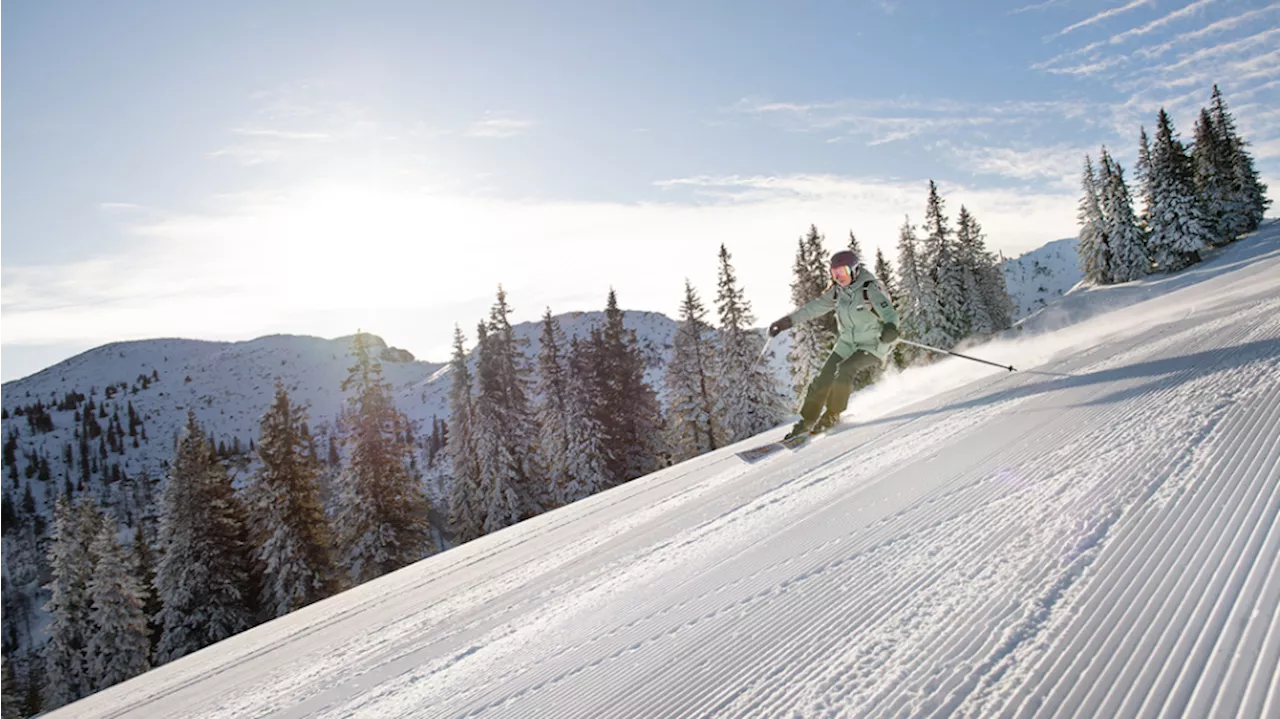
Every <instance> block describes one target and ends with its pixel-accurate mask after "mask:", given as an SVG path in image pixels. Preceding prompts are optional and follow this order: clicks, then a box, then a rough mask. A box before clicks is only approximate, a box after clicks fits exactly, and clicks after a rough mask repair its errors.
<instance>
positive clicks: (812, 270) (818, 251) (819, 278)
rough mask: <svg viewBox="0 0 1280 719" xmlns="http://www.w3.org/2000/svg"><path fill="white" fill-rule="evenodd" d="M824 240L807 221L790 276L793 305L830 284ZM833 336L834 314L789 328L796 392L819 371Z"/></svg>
mask: <svg viewBox="0 0 1280 719" xmlns="http://www.w3.org/2000/svg"><path fill="white" fill-rule="evenodd" d="M823 240H824V237H823V235H821V234H820V233H819V232H818V227H817V226H816V225H810V226H809V234H807V235H805V236H804V237H802V238H800V243H799V246H798V247H797V249H796V260H795V264H794V265H792V280H791V303H792V304H793V305H794V306H796V307H801V306H803V305H805V304H806V303H808V302H809V301H810V300H812V299H814V298H815V297H817V296H818V295H820V294H822V293H823V292H824V291H825V290H827V289H830V287H831V277H830V268H829V267H828V264H829V258H828V256H827V251H826V249H825V248H824V247H823ZM835 338H836V324H835V317H834V315H833V314H832V315H826V316H824V317H820V318H818V319H816V320H813V321H811V322H805V323H803V324H799V325H796V326H795V327H794V328H793V329H792V330H791V353H790V354H789V355H787V361H788V363H789V365H790V367H791V382H792V389H793V390H794V392H795V396H797V397H803V396H804V392H805V388H806V387H808V386H809V382H810V381H811V380H812V379H813V377H814V376H815V375H817V374H818V371H819V370H820V369H821V368H822V363H823V362H826V361H827V355H828V354H830V352H831V347H832V346H833V345H834V344H835Z"/></svg>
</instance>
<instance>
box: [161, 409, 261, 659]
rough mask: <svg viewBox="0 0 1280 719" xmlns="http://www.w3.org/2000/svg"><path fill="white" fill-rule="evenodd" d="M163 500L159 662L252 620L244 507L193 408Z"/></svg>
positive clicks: (233, 631)
mask: <svg viewBox="0 0 1280 719" xmlns="http://www.w3.org/2000/svg"><path fill="white" fill-rule="evenodd" d="M161 506H162V513H161V517H160V550H161V557H160V562H159V563H158V565H157V566H156V591H157V593H158V594H159V596H160V601H161V605H162V606H163V609H161V610H160V615H159V616H158V617H157V619H156V621H157V623H158V624H159V625H160V627H161V635H160V641H159V643H158V644H157V645H156V663H157V664H164V663H167V662H170V661H173V660H174V659H177V658H179V657H182V656H185V655H187V654H190V653H191V652H194V651H197V650H199V649H203V648H204V647H206V646H208V645H210V644H213V643H214V642H218V641H221V640H223V639H226V638H227V637H229V636H231V635H233V634H236V633H238V632H241V631H244V630H245V629H248V628H249V627H250V626H251V625H252V617H253V607H252V605H253V603H254V602H253V594H254V587H253V586H252V582H251V576H250V572H249V567H250V565H251V563H252V554H251V552H250V548H249V546H248V542H247V541H246V538H247V532H246V530H245V526H244V522H245V520H244V509H243V507H241V506H240V500H239V498H238V497H236V496H235V494H234V492H233V490H232V487H231V478H230V477H229V476H228V475H227V470H226V468H225V467H223V466H222V464H221V463H219V462H218V460H217V458H216V457H215V456H214V453H213V450H212V449H211V448H210V446H209V441H208V438H207V437H206V436H205V434H204V430H202V429H201V427H200V424H199V423H198V422H197V421H196V416H195V412H194V411H191V410H188V411H187V424H186V427H185V428H184V429H183V432H182V435H181V437H180V439H179V440H178V450H177V454H176V456H175V457H174V460H173V464H172V465H171V467H170V469H169V481H168V483H167V484H166V485H165V488H164V493H163V495H162V498H161Z"/></svg>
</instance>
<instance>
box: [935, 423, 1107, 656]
mask: <svg viewBox="0 0 1280 719" xmlns="http://www.w3.org/2000/svg"><path fill="white" fill-rule="evenodd" d="M1089 423H1091V422H1082V425H1089ZM1043 444H1047V443H1043ZM919 664H927V663H918V665H919Z"/></svg>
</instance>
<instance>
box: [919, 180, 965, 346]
mask: <svg viewBox="0 0 1280 719" xmlns="http://www.w3.org/2000/svg"><path fill="white" fill-rule="evenodd" d="M924 230H925V232H927V233H928V234H927V235H926V236H925V237H924V238H923V239H922V240H921V249H922V251H921V256H920V261H921V263H922V265H923V266H924V267H925V268H927V272H928V274H929V277H930V279H931V280H932V281H933V293H934V298H935V301H936V303H937V312H936V314H935V315H934V318H933V321H932V322H930V323H929V325H928V326H927V328H926V329H925V332H924V334H923V335H922V340H921V341H922V342H923V343H924V344H927V345H932V346H934V347H940V348H942V349H949V348H951V347H953V346H955V344H956V342H958V341H959V340H960V338H961V337H963V336H964V334H965V327H964V323H965V316H964V279H963V276H962V271H961V268H960V263H959V261H958V258H957V257H956V247H955V241H954V240H953V238H952V234H951V228H950V226H948V224H947V217H946V215H944V214H943V202H942V197H941V196H940V195H939V194H938V186H937V184H936V183H935V182H934V181H933V180H930V181H929V199H928V201H927V203H926V204H925V216H924Z"/></svg>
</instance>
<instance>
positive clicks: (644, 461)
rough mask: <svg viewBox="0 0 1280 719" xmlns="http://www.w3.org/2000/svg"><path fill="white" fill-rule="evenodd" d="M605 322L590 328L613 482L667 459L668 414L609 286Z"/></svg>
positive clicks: (599, 417) (642, 472)
mask: <svg viewBox="0 0 1280 719" xmlns="http://www.w3.org/2000/svg"><path fill="white" fill-rule="evenodd" d="M604 315H605V324H604V326H603V327H597V328H594V329H592V332H591V341H590V350H589V351H590V352H591V353H592V354H593V355H594V356H593V357H592V359H591V362H592V363H593V364H594V365H595V367H596V370H595V371H594V372H593V376H594V377H595V379H596V383H597V386H596V387H595V388H593V390H592V391H593V393H594V395H595V396H596V397H597V398H599V402H598V404H597V405H596V407H597V412H598V413H599V414H598V415H597V417H596V420H597V422H599V424H600V426H601V427H603V428H604V433H605V435H606V436H607V437H609V441H610V446H609V462H610V467H609V475H610V483H611V484H621V483H622V482H629V481H631V480H632V479H635V478H636V477H640V476H642V475H645V474H648V473H650V472H652V471H654V470H656V469H658V468H660V467H662V466H663V465H664V464H665V463H666V455H667V448H666V446H665V444H664V442H663V437H664V434H665V433H664V432H663V431H662V429H663V426H664V420H663V416H662V408H661V406H660V405H659V403H658V395H657V393H656V392H654V390H653V388H652V387H650V386H649V384H648V382H646V381H645V379H644V371H645V361H644V356H643V355H642V354H641V351H640V346H639V341H638V340H637V339H636V333H635V331H633V330H628V329H627V328H626V327H625V326H624V325H623V313H622V310H620V309H618V297H617V293H615V292H614V291H613V289H610V290H609V299H608V302H607V304H606V306H605V310H604Z"/></svg>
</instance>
